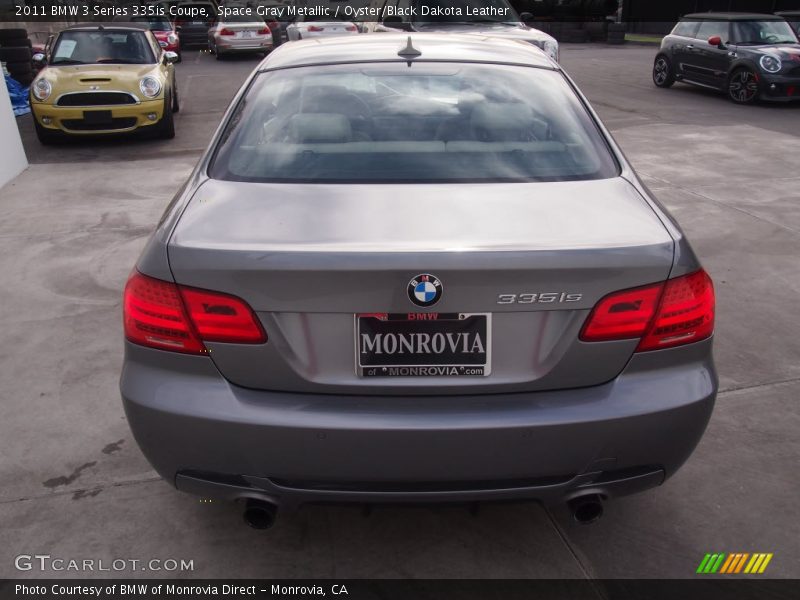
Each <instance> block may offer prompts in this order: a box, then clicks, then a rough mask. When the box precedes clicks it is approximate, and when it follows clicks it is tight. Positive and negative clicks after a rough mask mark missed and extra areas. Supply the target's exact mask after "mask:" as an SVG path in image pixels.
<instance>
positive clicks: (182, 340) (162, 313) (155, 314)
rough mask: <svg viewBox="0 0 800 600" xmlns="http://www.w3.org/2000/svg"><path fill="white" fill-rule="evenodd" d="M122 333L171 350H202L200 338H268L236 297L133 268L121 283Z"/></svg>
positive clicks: (244, 340)
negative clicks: (168, 279)
mask: <svg viewBox="0 0 800 600" xmlns="http://www.w3.org/2000/svg"><path fill="white" fill-rule="evenodd" d="M123 315H124V324H125V337H126V338H128V340H130V341H131V342H134V343H136V344H141V345H143V346H149V347H151V348H159V349H161V350H172V351H175V352H186V353H190V354H204V353H206V352H207V350H206V348H205V346H204V345H203V341H208V342H228V343H240V344H262V343H264V342H266V341H267V336H266V334H265V333H264V330H263V329H262V328H261V325H259V323H258V320H257V319H256V317H255V315H254V314H253V311H252V310H251V309H250V307H249V306H248V305H247V304H246V303H245V302H244V301H242V300H240V299H239V298H236V297H234V296H229V295H227V294H220V293H218V292H209V291H207V290H199V289H195V288H188V287H183V286H178V285H177V284H175V283H171V282H168V281H162V280H160V279H154V278H152V277H147V276H146V275H142V274H141V273H139V272H138V271H134V272H133V273H132V274H131V276H130V278H129V279H128V283H127V284H126V285H125V297H124V302H123Z"/></svg>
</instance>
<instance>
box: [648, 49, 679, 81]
mask: <svg viewBox="0 0 800 600" xmlns="http://www.w3.org/2000/svg"><path fill="white" fill-rule="evenodd" d="M653 83H654V84H656V86H657V87H660V88H668V87H672V84H673V83H675V74H674V73H673V72H672V63H671V62H670V60H669V59H668V58H667V57H666V56H664V55H663V54H660V55H659V56H656V61H655V63H654V64H653Z"/></svg>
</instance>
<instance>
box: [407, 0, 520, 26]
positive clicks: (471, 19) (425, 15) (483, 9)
mask: <svg viewBox="0 0 800 600" xmlns="http://www.w3.org/2000/svg"><path fill="white" fill-rule="evenodd" d="M411 6H412V9H413V11H414V14H415V15H416V16H415V17H414V20H415V21H418V22H420V23H513V22H517V21H518V20H519V18H518V17H517V14H516V13H515V12H514V9H513V8H511V5H510V4H509V3H508V2H507V0H412V1H411Z"/></svg>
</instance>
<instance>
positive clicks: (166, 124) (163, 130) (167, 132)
mask: <svg viewBox="0 0 800 600" xmlns="http://www.w3.org/2000/svg"><path fill="white" fill-rule="evenodd" d="M155 127H156V136H158V137H159V138H161V139H162V140H171V139H172V138H174V137H175V119H174V118H173V117H172V98H171V97H170V98H165V99H164V114H163V115H162V116H161V120H160V121H159V122H158V123H156V125H155Z"/></svg>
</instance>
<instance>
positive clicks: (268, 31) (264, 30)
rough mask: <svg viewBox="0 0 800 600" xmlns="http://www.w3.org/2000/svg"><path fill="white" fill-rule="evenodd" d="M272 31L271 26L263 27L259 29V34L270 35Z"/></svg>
mask: <svg viewBox="0 0 800 600" xmlns="http://www.w3.org/2000/svg"><path fill="white" fill-rule="evenodd" d="M270 33H272V32H271V31H270V30H269V27H262V28H261V29H259V30H258V35H269V34H270Z"/></svg>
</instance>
